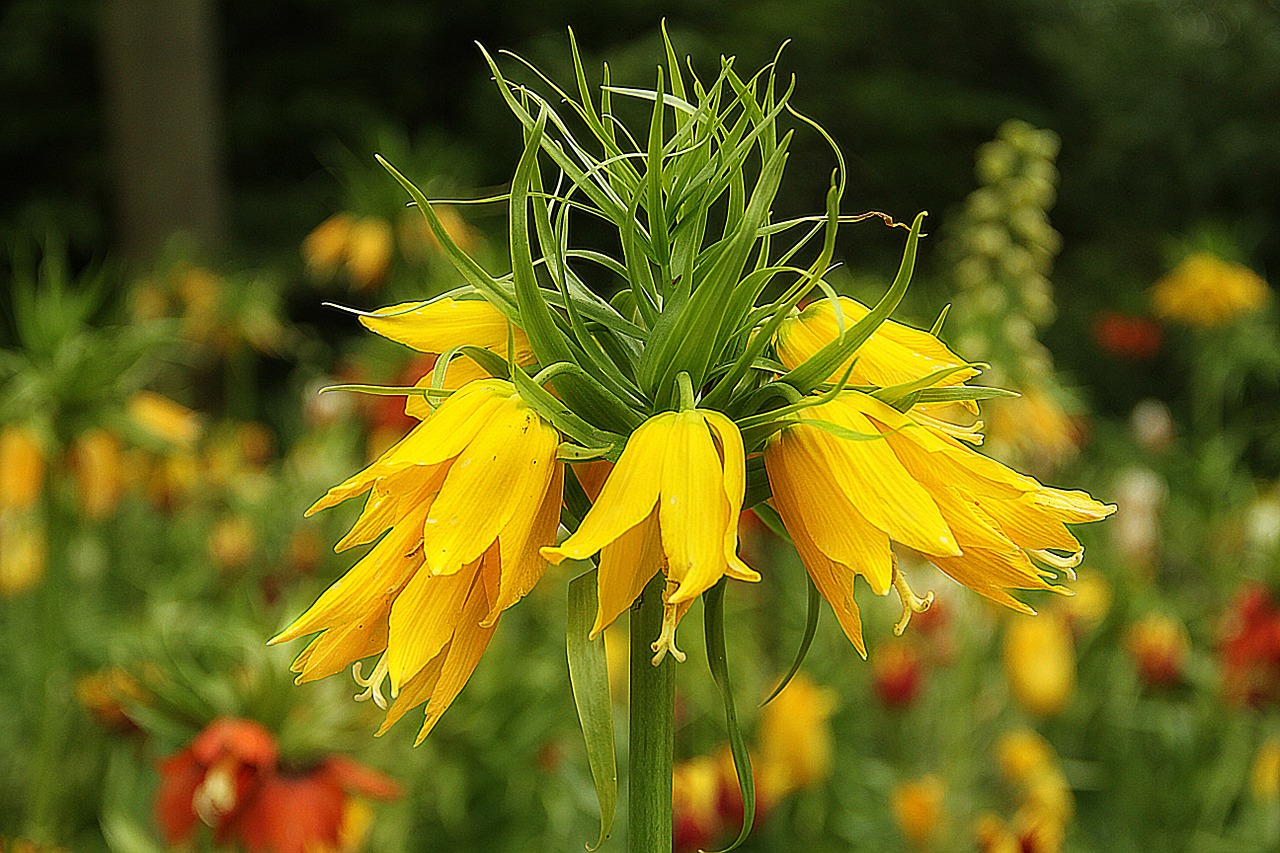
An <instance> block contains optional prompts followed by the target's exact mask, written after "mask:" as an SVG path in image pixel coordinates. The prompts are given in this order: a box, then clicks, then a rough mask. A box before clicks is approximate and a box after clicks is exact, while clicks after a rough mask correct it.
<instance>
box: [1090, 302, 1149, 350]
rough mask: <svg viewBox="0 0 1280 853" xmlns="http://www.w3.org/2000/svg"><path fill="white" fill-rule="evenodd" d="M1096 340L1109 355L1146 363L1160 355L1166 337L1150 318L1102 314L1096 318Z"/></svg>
mask: <svg viewBox="0 0 1280 853" xmlns="http://www.w3.org/2000/svg"><path fill="white" fill-rule="evenodd" d="M1093 338H1094V340H1096V341H1097V342H1098V346H1100V347H1102V349H1103V350H1104V351H1105V352H1107V353H1108V354H1110V355H1113V356H1115V357H1117V358H1128V359H1133V360H1134V361H1145V360H1146V359H1149V358H1151V357H1152V356H1154V355H1155V354H1156V353H1157V352H1159V351H1160V345H1161V343H1163V341H1164V333H1163V332H1162V331H1161V329H1160V324H1158V323H1157V322H1156V321H1155V320H1152V319H1150V318H1147V317H1134V316H1132V315H1129V314H1120V313H1117V312H1115V311H1099V312H1098V313H1097V314H1095V315H1094V317H1093Z"/></svg>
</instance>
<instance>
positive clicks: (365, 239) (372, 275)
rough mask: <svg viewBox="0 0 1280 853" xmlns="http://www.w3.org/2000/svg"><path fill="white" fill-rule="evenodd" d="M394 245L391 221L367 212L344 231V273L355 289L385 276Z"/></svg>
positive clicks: (367, 287)
mask: <svg viewBox="0 0 1280 853" xmlns="http://www.w3.org/2000/svg"><path fill="white" fill-rule="evenodd" d="M394 249H395V236H394V234H392V231H391V223H389V222H387V220H385V219H383V218H381V217H379V216H366V217H364V218H363V219H360V220H358V221H357V222H355V223H354V224H353V225H352V226H351V230H350V231H349V232H348V233H347V275H348V276H350V277H351V283H352V284H354V285H355V286H356V288H357V289H358V290H367V289H370V288H376V287H377V286H378V285H380V284H381V283H382V280H383V279H384V278H386V275H387V268H388V267H390V266H391V254H392V251H393V250H394Z"/></svg>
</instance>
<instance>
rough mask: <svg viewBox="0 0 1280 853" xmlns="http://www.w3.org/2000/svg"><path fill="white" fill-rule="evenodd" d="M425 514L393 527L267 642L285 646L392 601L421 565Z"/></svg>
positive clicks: (417, 512) (422, 511) (357, 618)
mask: <svg viewBox="0 0 1280 853" xmlns="http://www.w3.org/2000/svg"><path fill="white" fill-rule="evenodd" d="M425 515H426V508H425V507H423V508H421V509H418V510H415V512H414V513H411V514H410V516H408V517H407V518H406V520H405V523H404V524H400V525H396V526H395V527H394V528H392V530H391V532H390V533H389V534H388V535H387V536H385V537H383V538H382V540H381V541H380V542H378V544H377V545H374V546H373V548H372V549H371V550H370V551H369V553H368V554H365V555H364V557H362V558H361V559H360V561H359V562H358V563H356V564H355V565H354V566H353V567H352V568H351V569H350V571H348V572H347V573H346V574H345V575H343V576H342V577H341V578H339V579H338V580H336V581H334V582H333V584H332V585H331V586H330V587H329V588H328V589H326V590H325V591H324V593H322V594H321V596H320V597H319V598H318V599H316V602H315V604H313V605H311V607H310V608H308V609H307V611H306V612H305V613H303V614H302V615H301V616H299V617H298V618H297V619H296V620H295V621H294V622H293V624H292V625H290V626H289V627H288V628H286V629H285V630H283V631H281V632H280V633H279V634H278V635H276V636H275V637H273V638H272V639H271V640H270V641H269V642H270V643H272V644H274V643H284V642H287V641H289V640H292V639H295V638H297V637H301V636H303V635H304V634H311V633H314V632H316V631H320V630H323V629H326V628H329V627H332V626H341V625H346V624H348V623H352V622H358V621H360V620H361V619H362V618H368V614H370V613H375V612H377V609H378V608H379V607H380V606H382V605H383V604H384V603H386V602H388V601H390V600H391V599H393V598H394V597H395V594H396V593H397V592H399V590H400V588H401V587H403V586H404V584H405V583H407V582H408V580H409V578H410V577H411V576H412V574H413V573H414V572H415V571H416V570H417V569H418V567H419V566H420V565H421V564H422V555H421V552H420V551H418V550H417V546H418V542H419V539H420V534H419V533H418V530H419V528H418V525H419V524H421V521H420V519H421V518H423V517H425Z"/></svg>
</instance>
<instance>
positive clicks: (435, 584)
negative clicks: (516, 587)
mask: <svg viewBox="0 0 1280 853" xmlns="http://www.w3.org/2000/svg"><path fill="white" fill-rule="evenodd" d="M479 570H480V566H479V564H478V563H475V564H472V565H471V566H468V567H467V569H466V570H464V571H460V572H457V573H455V574H452V575H433V574H431V573H430V572H428V571H419V572H417V573H416V574H415V575H414V576H413V578H412V579H411V580H410V581H409V582H408V583H407V584H405V587H404V589H403V590H402V591H401V592H400V595H399V596H397V597H396V600H395V603H394V604H393V605H392V606H391V619H390V633H389V634H388V637H387V672H388V673H389V674H390V676H391V686H392V689H393V690H399V689H400V687H401V686H402V685H404V684H406V683H407V682H408V681H409V680H410V679H411V678H413V677H414V676H415V675H417V674H418V673H419V672H421V671H422V668H423V667H424V666H426V665H427V664H428V663H429V662H430V661H431V659H432V658H434V657H435V656H436V655H438V654H439V653H440V650H441V649H443V648H444V647H445V644H446V643H448V642H449V641H450V640H451V639H452V638H453V632H454V630H455V629H456V628H457V626H458V616H459V613H460V612H461V611H462V605H463V603H464V602H465V601H466V600H467V595H468V594H469V593H470V592H471V588H472V586H474V585H475V580H476V575H477V574H479Z"/></svg>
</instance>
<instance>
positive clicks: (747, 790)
mask: <svg viewBox="0 0 1280 853" xmlns="http://www.w3.org/2000/svg"><path fill="white" fill-rule="evenodd" d="M725 584H726V581H725V579H724V578H721V579H720V582H719V583H717V584H716V585H715V586H713V587H711V589H709V590H707V591H706V592H705V593H704V594H703V602H704V605H705V614H704V617H703V621H704V627H705V629H706V639H707V664H708V665H709V666H710V667H711V677H712V678H714V679H715V682H716V686H717V687H719V688H720V696H721V698H722V699H723V700H724V718H725V725H726V726H727V728H728V730H729V751H730V752H731V753H732V754H733V769H734V771H735V772H736V773H737V775H738V789H739V790H740V791H741V792H742V829H741V830H739V832H738V837H737V839H736V840H735V841H734V842H733V843H732V844H730V845H729V846H728V847H726V848H725V849H724V850H722V851H720V853H729V851H730V850H733V849H734V848H735V847H737V846H738V845H740V844H741V843H742V842H743V841H745V840H746V838H747V835H748V834H750V832H751V825H752V824H753V823H754V822H755V819H756V784H755V779H754V777H753V776H752V775H751V755H750V754H749V753H748V751H747V741H746V738H744V737H743V735H742V728H741V727H740V726H739V725H738V711H737V708H736V707H735V706H734V702H733V688H732V686H731V685H730V684H729V661H728V656H727V655H726V654H725V643H724V590H725Z"/></svg>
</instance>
